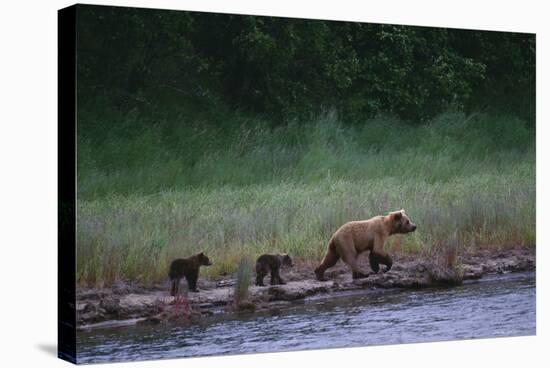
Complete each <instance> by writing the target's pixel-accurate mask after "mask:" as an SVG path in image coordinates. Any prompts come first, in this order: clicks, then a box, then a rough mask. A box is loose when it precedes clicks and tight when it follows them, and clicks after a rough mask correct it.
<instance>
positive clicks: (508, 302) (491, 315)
mask: <svg viewBox="0 0 550 368" xmlns="http://www.w3.org/2000/svg"><path fill="white" fill-rule="evenodd" d="M535 304H536V303H535V274H534V273H533V272H527V273H511V274H505V275H492V276H485V277H484V278H483V279H481V280H477V281H473V282H469V283H466V284H465V285H463V286H460V287H454V288H430V289H422V290H361V291H355V292H349V293H341V294H332V295H321V296H317V297H313V298H308V299H306V300H303V301H300V302H294V303H292V304H291V305H290V306H284V307H282V308H281V309H280V310H278V311H277V310H276V311H270V312H262V313H256V314H243V315H239V316H235V315H232V316H227V315H225V316H213V317H207V318H203V319H201V321H200V322H198V323H196V324H193V325H190V326H189V325H188V326H173V327H170V326H167V325H163V324H161V325H155V326H145V325H141V326H140V325H138V326H130V327H117V328H109V329H97V330H91V331H84V332H79V333H78V335H77V341H78V344H77V346H78V353H77V359H78V362H79V363H92V362H105V361H122V360H145V359H161V358H176V357H191V356H205V355H220V354H241V353H257V352H274V351H292V350H304V349H319V348H338V347H351V346H369V345H385V344H400V343H413V342H427V341H444V340H456V339H472V338H486V337H500V336H522V335H534V334H535V332H536V331H535V328H536V321H535V319H536V318H535V316H536V314H535Z"/></svg>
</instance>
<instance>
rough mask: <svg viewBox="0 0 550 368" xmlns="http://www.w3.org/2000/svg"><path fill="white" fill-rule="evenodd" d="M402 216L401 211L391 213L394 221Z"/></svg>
mask: <svg viewBox="0 0 550 368" xmlns="http://www.w3.org/2000/svg"><path fill="white" fill-rule="evenodd" d="M402 216H403V212H401V211H397V212H394V213H393V219H394V220H395V221H399V220H401V217H402Z"/></svg>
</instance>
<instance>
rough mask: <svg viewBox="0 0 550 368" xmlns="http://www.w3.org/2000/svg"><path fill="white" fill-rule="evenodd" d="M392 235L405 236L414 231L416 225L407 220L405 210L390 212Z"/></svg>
mask: <svg viewBox="0 0 550 368" xmlns="http://www.w3.org/2000/svg"><path fill="white" fill-rule="evenodd" d="M388 216H389V217H390V222H391V233H392V234H406V233H411V232H413V231H415V230H416V225H415V224H414V223H413V222H412V221H411V220H410V219H409V216H407V214H406V213H405V210H399V211H394V212H390V213H389V214H388Z"/></svg>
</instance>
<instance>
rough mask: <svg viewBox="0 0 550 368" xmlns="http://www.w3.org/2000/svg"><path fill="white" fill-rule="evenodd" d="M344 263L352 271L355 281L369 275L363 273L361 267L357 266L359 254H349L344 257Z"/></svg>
mask: <svg viewBox="0 0 550 368" xmlns="http://www.w3.org/2000/svg"><path fill="white" fill-rule="evenodd" d="M342 261H344V262H346V263H347V265H348V266H349V268H350V269H351V277H352V278H354V279H362V278H365V277H367V276H368V275H366V274H364V273H363V272H361V270H360V269H359V265H358V264H357V253H356V252H349V253H347V254H345V255H343V256H342Z"/></svg>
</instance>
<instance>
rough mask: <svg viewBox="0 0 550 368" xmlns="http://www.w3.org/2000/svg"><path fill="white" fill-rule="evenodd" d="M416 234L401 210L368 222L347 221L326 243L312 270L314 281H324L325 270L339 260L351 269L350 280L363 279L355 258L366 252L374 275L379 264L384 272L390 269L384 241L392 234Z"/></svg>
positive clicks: (389, 259)
mask: <svg viewBox="0 0 550 368" xmlns="http://www.w3.org/2000/svg"><path fill="white" fill-rule="evenodd" d="M415 230H416V225H415V224H413V223H412V222H411V220H410V219H409V217H408V216H407V215H406V214H405V210H400V211H395V212H390V213H389V214H387V215H386V216H376V217H373V218H371V219H370V220H364V221H351V222H348V223H346V224H344V225H342V226H341V227H340V228H339V229H338V230H336V232H335V233H334V235H332V238H331V239H330V241H329V242H328V249H327V254H326V255H325V257H324V258H323V261H322V262H321V264H320V265H319V267H317V268H316V269H315V276H317V280H319V281H324V280H325V277H324V274H325V270H326V269H327V268H329V267H332V266H334V265H335V264H336V262H338V259H340V258H342V260H343V261H344V262H346V263H347V264H348V265H349V267H350V268H351V272H352V276H353V278H354V279H357V278H361V277H367V275H365V274H364V273H362V272H361V271H360V270H359V268H358V266H357V257H358V256H359V254H361V253H363V252H364V251H366V250H370V254H369V263H370V266H371V268H372V270H373V271H374V272H378V270H379V269H380V268H379V264H380V263H382V264H384V265H386V269H385V270H384V272H387V271H389V270H390V269H391V266H392V260H391V257H390V256H389V255H388V253H386V252H385V251H384V241H385V240H386V238H387V237H388V236H390V235H392V234H405V233H410V232H412V231H415Z"/></svg>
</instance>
